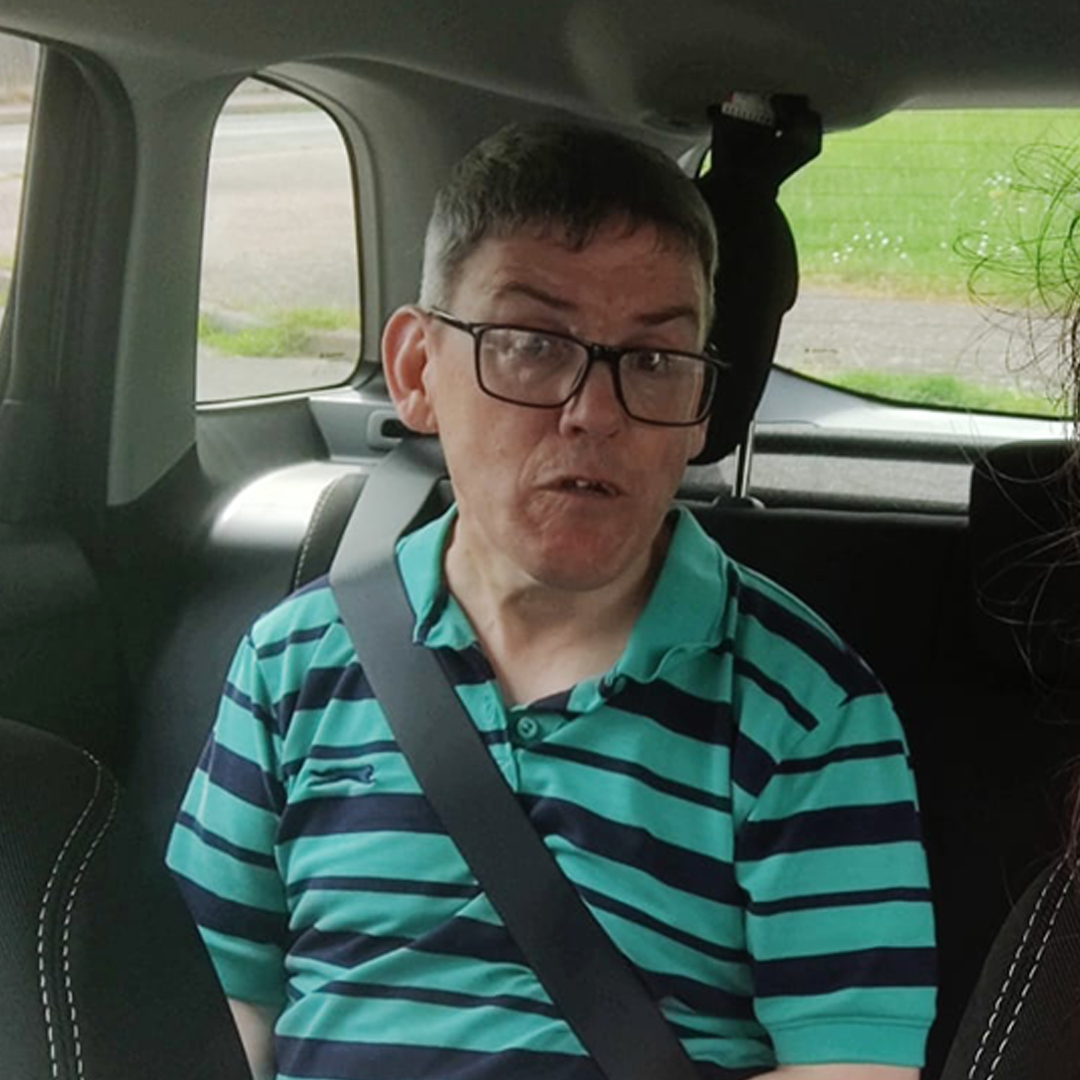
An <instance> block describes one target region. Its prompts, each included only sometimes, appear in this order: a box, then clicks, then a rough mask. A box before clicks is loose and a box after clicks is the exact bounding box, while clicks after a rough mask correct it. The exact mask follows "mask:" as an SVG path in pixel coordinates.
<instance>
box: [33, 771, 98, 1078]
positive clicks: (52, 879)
mask: <svg viewBox="0 0 1080 1080" xmlns="http://www.w3.org/2000/svg"><path fill="white" fill-rule="evenodd" d="M83 754H84V755H85V756H86V757H88V758H89V759H90V761H92V762H93V764H94V790H93V791H92V792H91V794H90V798H89V799H87V801H86V805H85V806H84V807H83V811H82V813H81V814H80V815H79V817H78V819H77V820H76V822H75V824H74V825H72V827H71V830H70V831H69V832H68V834H67V839H66V840H65V841H64V843H63V845H62V846H61V848H60V851H59V852H58V853H57V856H56V858H55V859H54V860H53V865H52V872H51V873H50V874H49V879H48V881H47V882H46V883H45V892H44V893H43V894H42V897H41V907H40V908H39V909H38V933H37V937H38V942H37V953H38V978H39V982H40V990H41V1004H42V1007H43V1008H44V1010H45V1036H46V1039H47V1041H48V1044H49V1065H50V1070H51V1072H52V1076H53V1080H58V1078H59V1076H60V1061H59V1055H58V1051H57V1046H56V1033H55V1031H54V1028H53V1016H52V1009H51V1008H50V1006H49V987H48V979H47V974H46V971H45V914H46V910H47V908H48V905H49V899H50V898H51V896H52V890H53V886H54V885H55V884H56V876H57V874H58V873H59V872H60V864H61V863H62V862H63V860H64V856H65V855H66V854H67V850H68V848H69V847H71V842H72V840H74V838H75V834H76V833H77V832H78V831H79V829H80V828H82V824H83V822H84V821H85V820H86V818H87V815H88V814H89V813H90V810H91V808H92V807H93V805H94V802H95V801H96V800H97V797H98V792H100V791H101V779H102V777H103V776H104V774H105V770H104V769H103V768H102V766H101V763H100V762H99V761H98V760H97V759H96V758H95V757H94V756H93V755H92V754H88V753H87V752H86V751H85V750H84V751H83Z"/></svg>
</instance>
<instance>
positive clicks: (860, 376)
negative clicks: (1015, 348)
mask: <svg viewBox="0 0 1080 1080" xmlns="http://www.w3.org/2000/svg"><path fill="white" fill-rule="evenodd" d="M828 381H829V382H830V383H831V384H832V385H834V386H840V387H843V388H844V389H846V390H853V391H855V392H856V393H859V394H870V395H871V396H873V397H880V398H885V399H886V400H889V401H904V402H907V403H909V404H912V405H936V406H940V407H943V408H950V409H974V410H978V411H984V412H998V413H1012V414H1014V415H1020V416H1042V417H1047V416H1061V415H1063V410H1062V406H1061V405H1060V404H1058V403H1055V402H1053V401H1050V400H1049V399H1048V398H1046V397H1041V396H1039V395H1037V394H1024V393H1021V392H1020V391H1016V390H1004V389H1000V388H991V387H987V386H983V385H980V384H977V383H972V382H969V381H967V380H965V379H959V378H957V377H956V376H954V375H919V374H915V373H899V372H886V371H848V372H840V373H838V374H835V375H830V376H829V378H828Z"/></svg>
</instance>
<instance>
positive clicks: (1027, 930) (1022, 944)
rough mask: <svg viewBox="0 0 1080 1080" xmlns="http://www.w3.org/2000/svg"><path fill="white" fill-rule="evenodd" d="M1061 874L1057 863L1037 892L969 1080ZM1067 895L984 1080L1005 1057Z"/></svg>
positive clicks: (1055, 913)
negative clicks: (1003, 1056) (1003, 1055)
mask: <svg viewBox="0 0 1080 1080" xmlns="http://www.w3.org/2000/svg"><path fill="white" fill-rule="evenodd" d="M1063 870H1064V864H1063V863H1058V865H1057V866H1056V867H1055V868H1054V871H1053V873H1052V874H1051V875H1050V877H1049V878H1048V879H1047V881H1046V884H1045V885H1043V887H1042V889H1041V890H1040V892H1039V896H1038V899H1037V900H1036V901H1035V907H1034V908H1033V909H1032V912H1031V915H1030V916H1029V917H1028V921H1027V925H1026V926H1025V927H1024V933H1023V936H1022V937H1021V938H1020V941H1019V943H1018V944H1017V946H1016V949H1015V950H1014V951H1013V956H1012V961H1011V963H1010V964H1009V969H1008V971H1007V972H1006V973H1005V980H1004V982H1003V983H1002V985H1001V991H1000V993H999V994H998V996H997V1000H996V1001H995V1002H994V1008H993V1009H992V1010H991V1013H990V1019H989V1020H988V1021H987V1022H986V1028H985V1029H984V1031H983V1034H982V1038H981V1039H980V1040H979V1048H978V1050H977V1051H976V1052H975V1059H974V1061H972V1063H971V1068H970V1069H969V1070H968V1074H967V1075H968V1080H975V1072H976V1070H977V1069H978V1067H979V1062H980V1061H981V1060H982V1056H983V1052H984V1051H985V1050H986V1047H987V1043H988V1042H989V1039H990V1035H991V1033H992V1032H993V1030H994V1026H995V1024H996V1022H997V1018H998V1016H999V1014H1000V1012H1001V1006H1002V1004H1003V1002H1004V1000H1005V996H1006V995H1007V994H1008V992H1009V987H1010V985H1011V984H1012V980H1013V976H1014V975H1015V974H1016V969H1017V965H1018V964H1019V962H1020V955H1021V953H1023V951H1024V949H1025V948H1026V946H1027V943H1028V938H1029V937H1030V936H1031V930H1032V927H1033V925H1034V923H1035V921H1036V920H1037V919H1038V917H1039V913H1040V912H1041V911H1042V907H1043V904H1044V902H1045V900H1046V896H1047V894H1048V893H1049V891H1050V889H1051V888H1052V887H1053V885H1054V883H1055V882H1056V881H1057V879H1058V876H1059V875H1060V874H1061V873H1062V871H1063ZM1066 892H1067V888H1066V889H1063V890H1062V893H1061V897H1059V899H1058V905H1057V907H1056V908H1055V909H1054V913H1053V916H1052V917H1051V921H1050V926H1049V927H1048V928H1047V931H1046V935H1045V936H1044V938H1043V941H1042V944H1041V946H1040V949H1039V951H1038V953H1037V956H1036V960H1035V966H1034V968H1033V970H1032V971H1031V973H1030V975H1029V977H1028V981H1027V984H1026V985H1025V987H1024V989H1023V991H1022V992H1021V994H1020V999H1019V1001H1018V1002H1017V1007H1016V1009H1015V1011H1014V1014H1013V1017H1012V1020H1011V1022H1010V1024H1009V1026H1008V1028H1007V1029H1006V1032H1005V1036H1004V1040H1003V1042H1002V1044H1001V1046H1000V1047H999V1048H998V1052H997V1056H996V1057H995V1058H994V1060H993V1062H992V1063H991V1065H990V1073H989V1074H988V1076H987V1078H986V1080H992V1077H993V1074H994V1071H995V1070H996V1069H997V1067H998V1064H999V1063H1000V1061H1001V1057H1002V1054H1004V1052H1005V1045H1006V1043H1007V1042H1008V1040H1009V1036H1010V1034H1011V1033H1012V1029H1013V1027H1014V1026H1015V1024H1016V1018H1017V1015H1018V1014H1019V1011H1020V1008H1021V1006H1022V1005H1023V1002H1024V998H1025V996H1026V995H1027V992H1028V990H1029V988H1030V986H1031V980H1032V979H1033V978H1034V976H1035V971H1036V970H1038V966H1039V962H1040V960H1041V959H1042V953H1043V951H1044V950H1045V948H1046V942H1047V939H1048V938H1049V936H1050V932H1051V931H1052V930H1053V926H1054V920H1055V919H1056V918H1057V913H1058V911H1059V910H1060V908H1061V902H1062V899H1063V898H1064V896H1065V894H1066Z"/></svg>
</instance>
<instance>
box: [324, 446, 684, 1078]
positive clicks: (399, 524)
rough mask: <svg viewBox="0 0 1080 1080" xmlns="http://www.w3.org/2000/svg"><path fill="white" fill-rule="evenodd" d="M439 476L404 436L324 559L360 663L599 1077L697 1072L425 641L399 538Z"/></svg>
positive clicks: (429, 453)
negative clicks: (418, 631) (402, 572)
mask: <svg viewBox="0 0 1080 1080" xmlns="http://www.w3.org/2000/svg"><path fill="white" fill-rule="evenodd" d="M442 477H443V468H442V464H441V451H440V449H439V447H438V444H437V443H436V442H435V440H433V439H407V440H405V441H404V442H402V443H401V445H400V446H398V447H397V448H396V449H395V450H394V451H393V452H392V453H391V454H390V455H389V456H388V457H387V458H386V459H385V461H383V463H382V464H381V465H380V466H379V467H378V468H377V469H376V470H375V471H374V472H373V473H372V474H371V476H369V477H368V479H367V482H366V483H365V485H364V489H363V491H362V492H361V495H360V499H359V501H358V503H357V505H356V508H355V509H354V511H353V513H352V516H351V518H350V519H349V523H348V525H347V526H346V529H345V533H344V536H343V537H342V542H341V546H340V548H339V549H338V553H337V556H336V557H335V559H334V562H333V565H332V566H331V569H330V584H331V587H332V589H333V592H334V597H335V600H336V601H337V605H338V609H339V610H340V612H341V616H342V619H343V620H344V623H345V626H346V628H347V630H348V631H349V635H350V637H351V638H352V641H353V645H354V647H355V648H356V652H357V655H358V657H359V659H360V663H361V664H362V666H363V669H364V674H365V676H366V677H367V680H368V682H369V684H370V685H371V688H372V690H373V691H374V694H375V697H376V698H377V700H378V701H379V703H380V705H381V706H382V709H383V712H384V713H385V715H386V718H387V721H388V722H389V724H390V728H391V730H392V731H393V733H394V737H395V739H396V740H397V743H398V746H399V747H400V749H401V751H402V753H403V754H404V755H405V757H406V759H407V760H408V762H409V765H410V766H411V768H412V770H413V773H414V774H415V776H416V779H417V780H418V781H419V783H420V786H421V787H422V789H423V791H424V794H425V795H426V797H427V799H428V802H429V803H430V804H431V806H432V807H433V809H434V810H435V813H436V814H437V815H438V817H439V818H440V820H441V821H442V823H443V825H444V826H445V828H446V831H447V832H448V833H449V835H450V837H451V838H452V839H453V841H454V843H455V844H456V845H457V847H458V849H459V850H460V852H461V854H462V855H463V856H464V858H465V860H466V862H467V863H468V864H469V866H470V868H471V869H472V871H473V873H474V874H475V876H476V878H477V880H478V881H479V883H480V885H481V887H482V888H483V890H484V892H485V894H486V895H487V897H488V899H489V900H490V901H491V904H492V906H493V907H494V908H495V910H496V911H497V912H498V913H499V916H500V917H501V918H502V920H503V922H504V923H505V925H506V928H507V930H508V931H509V933H510V935H511V936H512V937H513V939H514V940H515V941H516V942H517V945H518V947H519V948H520V949H521V951H522V953H524V955H525V958H526V959H527V961H528V963H529V965H530V967H531V968H532V970H533V971H534V973H535V974H536V976H537V978H538V979H539V980H540V982H541V983H542V985H543V986H544V989H545V990H546V991H547V992H548V995H549V996H550V997H551V1000H552V1001H553V1002H554V1003H555V1005H556V1007H557V1008H558V1009H559V1010H560V1011H561V1012H562V1014H563V1016H564V1017H565V1019H566V1021H567V1022H568V1023H569V1025H570V1027H571V1028H572V1029H573V1031H574V1033H575V1034H576V1035H577V1037H578V1039H580V1041H581V1043H582V1045H583V1046H584V1047H585V1049H586V1050H587V1051H588V1053H589V1055H590V1056H591V1057H592V1058H593V1060H594V1061H595V1062H596V1064H597V1065H598V1066H599V1068H600V1069H601V1071H602V1072H603V1073H604V1074H605V1075H606V1076H607V1077H608V1078H609V1080H696V1077H697V1073H696V1071H695V1069H694V1066H693V1064H692V1063H691V1061H690V1059H689V1057H688V1056H687V1054H686V1052H685V1050H684V1049H683V1046H682V1044H681V1043H680V1042H679V1039H678V1038H677V1037H676V1035H675V1033H674V1031H673V1030H672V1028H671V1026H670V1025H669V1024H668V1022H667V1021H666V1020H665V1018H664V1016H663V1014H662V1013H661V1012H660V1009H659V1007H658V1006H657V1004H656V1002H655V1001H653V999H652V998H651V997H650V995H649V993H648V991H647V990H646V988H645V986H644V984H643V982H642V981H641V979H640V977H639V976H638V974H637V973H636V971H635V970H634V969H633V968H632V967H631V965H630V962H629V961H628V960H627V959H626V957H625V956H624V955H623V954H622V953H621V952H620V951H619V949H618V948H617V947H616V946H615V944H614V943H613V942H612V940H611V939H610V938H609V937H608V935H607V934H606V933H605V932H604V930H603V929H602V928H601V926H600V924H599V923H598V922H597V921H596V919H595V918H594V917H593V915H592V913H591V912H590V911H589V909H588V908H587V907H586V906H585V903H584V901H583V900H582V899H581V897H580V896H579V895H578V893H577V891H576V890H575V888H574V887H573V885H572V884H571V883H570V881H569V880H568V879H567V878H566V877H565V876H564V875H563V873H562V871H561V870H560V869H559V867H558V865H557V863H556V862H555V859H554V857H553V856H552V854H551V852H550V851H549V850H548V849H547V847H546V846H545V845H544V842H543V840H542V839H541V838H540V836H539V834H538V833H537V832H536V830H535V829H534V828H533V826H532V824H531V823H530V821H529V818H528V816H527V814H526V813H525V811H524V810H523V809H522V807H521V805H520V803H519V802H518V801H517V799H516V797H515V796H514V793H513V792H512V791H511V789H510V787H509V786H508V784H507V783H506V781H505V780H504V778H503V775H502V773H501V772H500V771H499V769H498V767H497V765H496V764H495V762H494V760H493V759H492V757H491V755H490V753H489V752H488V750H487V748H486V746H485V745H484V743H483V742H482V740H481V739H480V736H479V735H478V733H477V731H476V728H475V726H474V724H473V722H472V720H471V719H470V717H469V715H468V713H466V711H465V709H464V707H463V706H462V705H461V702H460V701H459V700H458V697H457V694H456V693H455V692H454V690H453V688H452V686H451V684H450V682H449V681H448V679H447V677H446V675H445V673H444V672H443V669H442V668H441V667H440V665H439V662H438V659H437V658H436V656H435V654H434V653H433V652H432V650H430V649H428V648H425V647H424V646H422V645H416V644H414V643H413V631H414V624H415V615H414V613H413V611H412V608H411V606H410V604H409V601H408V598H407V596H406V594H405V590H404V587H403V585H402V582H401V578H400V576H399V574H398V569H397V560H396V558H395V546H396V543H397V540H398V538H399V537H400V536H401V535H402V534H403V533H404V532H405V531H406V529H407V528H408V526H409V525H410V524H411V523H412V521H413V520H414V518H415V517H416V515H417V513H418V512H419V510H420V508H421V507H422V506H423V505H424V503H425V502H426V501H427V499H428V497H429V496H430V495H431V494H432V492H433V490H434V488H435V486H436V485H437V484H438V482H439V480H440V479H442Z"/></svg>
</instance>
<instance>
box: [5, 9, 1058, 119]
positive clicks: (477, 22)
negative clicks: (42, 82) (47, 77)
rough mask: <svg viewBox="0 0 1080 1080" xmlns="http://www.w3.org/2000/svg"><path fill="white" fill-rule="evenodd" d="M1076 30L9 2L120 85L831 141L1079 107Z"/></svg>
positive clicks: (952, 18) (729, 13)
mask: <svg viewBox="0 0 1080 1080" xmlns="http://www.w3.org/2000/svg"><path fill="white" fill-rule="evenodd" d="M1078 24H1080V6H1078V5H1077V4H1076V2H1075V0H1027V2H1026V3H1023V4H1018V3H1016V2H1015V0H905V2H904V3H892V4H886V3H880V2H878V3H865V2H864V3H853V2H852V0H796V2H792V0H662V2H656V0H651V2H649V3H644V2H642V0H544V2H543V3H536V4H517V5H513V6H511V5H507V4H497V3H492V2H491V0H438V2H433V0H188V2H177V0H95V2H94V3H90V4H88V3H86V2H85V0H0V25H3V26H4V27H6V28H8V29H10V30H14V31H23V32H26V33H30V34H34V35H35V36H39V37H52V38H55V39H57V40H60V41H73V42H76V43H78V44H81V45H83V46H85V47H86V48H89V49H91V50H93V51H95V52H99V53H101V54H102V55H103V56H105V57H106V58H107V59H111V60H112V61H113V62H114V64H115V65H116V66H117V69H118V70H120V71H121V73H123V72H124V71H125V69H126V68H128V66H129V65H131V64H140V62H152V63H155V64H158V63H160V62H161V61H165V60H170V61H171V64H172V65H176V66H178V67H179V68H182V69H184V70H185V71H186V72H187V73H188V74H190V72H191V71H192V70H193V69H194V70H196V71H201V72H203V73H205V75H206V76H207V77H212V76H215V75H217V76H223V75H234V76H239V75H243V74H247V73H249V72H251V71H254V70H258V69H262V68H265V67H268V66H270V65H273V64H275V63H279V62H282V61H286V60H297V59H320V58H335V59H346V58H364V59H368V60H376V61H381V62H386V63H390V64H400V65H404V66H407V67H410V68H414V69H418V70H423V71H427V72H429V73H431V74H437V75H441V76H445V77H448V78H452V79H456V80H460V81H464V82H468V83H472V84H474V85H477V86H480V87H483V88H488V89H498V90H500V91H502V92H504V93H510V94H511V95H522V96H527V97H529V98H532V99H533V100H547V101H550V102H551V103H553V104H558V105H562V106H564V107H568V108H570V109H572V110H574V111H576V112H579V113H583V114H588V115H593V116H596V117H597V118H601V117H608V118H611V119H616V120H618V121H621V122H622V123H628V124H630V125H633V126H639V125H643V124H644V125H653V126H656V127H658V128H669V129H670V128H672V127H674V128H677V129H678V128H687V127H689V128H690V129H697V128H699V127H704V122H705V109H706V107H707V106H708V105H709V104H710V103H712V102H715V101H716V100H718V99H719V98H721V97H722V96H723V94H724V93H725V92H726V91H728V90H731V89H742V90H757V91H779V92H793V93H805V94H808V95H809V96H810V99H811V101H812V103H813V104H814V106H815V107H816V108H817V109H818V110H819V111H820V112H821V113H822V114H823V116H824V118H825V121H826V124H827V126H828V127H830V128H837V127H845V126H850V125H854V124H858V123H863V122H866V121H867V120H869V119H872V118H873V117H874V116H876V115H879V114H881V113H883V112H885V111H887V110H889V109H891V108H894V107H896V106H897V105H899V104H901V103H903V102H904V101H907V100H911V99H916V100H917V101H918V103H920V104H926V105H935V106H940V105H959V104H973V103H982V102H987V103H1006V102H1007V103H1009V104H1013V105H1016V104H1023V103H1025V102H1031V103H1035V102H1038V103H1039V104H1043V105H1045V104H1063V105H1064V104H1070V105H1071V104H1076V103H1077V102H1078V101H1080V66H1078V65H1077V62H1076V41H1077V40H1078V34H1077V30H1078V29H1080V27H1078ZM157 70H158V71H159V73H160V72H161V70H162V69H161V68H160V67H158V69H157Z"/></svg>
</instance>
